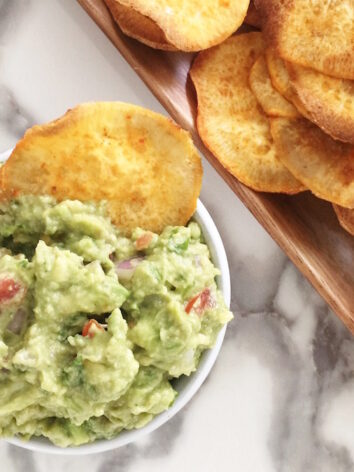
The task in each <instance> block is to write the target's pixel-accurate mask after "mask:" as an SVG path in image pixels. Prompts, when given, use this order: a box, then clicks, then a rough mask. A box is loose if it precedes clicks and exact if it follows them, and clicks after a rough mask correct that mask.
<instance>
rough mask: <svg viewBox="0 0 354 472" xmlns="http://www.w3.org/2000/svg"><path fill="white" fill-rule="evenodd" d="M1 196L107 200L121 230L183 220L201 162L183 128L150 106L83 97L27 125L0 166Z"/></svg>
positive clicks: (156, 229) (190, 210)
mask: <svg viewBox="0 0 354 472" xmlns="http://www.w3.org/2000/svg"><path fill="white" fill-rule="evenodd" d="M2 172H3V174H2V177H3V179H2V180H3V186H4V191H5V194H6V198H11V197H13V196H16V195H18V194H34V195H43V194H48V195H53V196H54V197H56V198H57V199H58V200H63V199H78V200H81V201H91V200H93V201H98V200H107V202H108V211H109V214H110V216H111V218H112V221H113V222H114V223H115V224H116V225H117V226H118V227H119V228H121V229H122V230H123V231H124V232H126V233H129V232H130V230H131V229H133V228H135V227H136V226H140V227H142V228H145V229H148V230H151V231H154V232H160V231H161V230H162V229H163V228H164V227H165V226H166V225H184V224H186V222H187V221H188V220H189V218H190V217H191V216H192V214H193V212H194V210H195V207H196V202H197V198H198V195H199V192H200V187H201V180H202V167H201V162H200V157H199V155H198V153H197V151H196V149H195V148H194V146H193V143H192V140H191V139H190V137H189V134H188V133H187V132H186V131H184V130H182V129H181V128H180V127H178V126H177V125H176V124H174V123H173V122H172V121H171V120H169V119H167V118H165V117H163V116H161V115H159V114H157V113H154V112H152V111H150V110H146V109H144V108H140V107H137V106H134V105H128V104H125V103H119V102H112V103H109V102H101V103H87V104H83V105H80V106H78V107H76V108H74V109H73V110H69V111H68V112H67V113H66V114H65V115H64V116H63V117H61V118H59V119H58V120H56V121H53V122H51V123H48V124H46V125H44V126H34V127H33V128H32V129H30V130H28V131H27V132H26V134H25V136H24V138H23V139H21V140H20V141H19V142H18V144H17V145H16V147H15V149H14V151H13V152H12V154H11V156H10V158H9V160H8V161H7V162H6V163H5V165H4V166H3V171H2Z"/></svg>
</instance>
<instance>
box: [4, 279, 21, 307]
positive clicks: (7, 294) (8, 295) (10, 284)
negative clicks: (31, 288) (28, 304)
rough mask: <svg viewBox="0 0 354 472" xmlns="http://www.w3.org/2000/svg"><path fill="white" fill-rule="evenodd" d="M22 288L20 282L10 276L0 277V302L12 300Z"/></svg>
mask: <svg viewBox="0 0 354 472" xmlns="http://www.w3.org/2000/svg"><path fill="white" fill-rule="evenodd" d="M22 288H23V286H22V285H21V284H19V283H18V282H16V281H15V280H14V279H11V278H10V277H4V278H0V303H4V302H8V301H10V300H12V299H13V298H14V297H15V296H16V295H17V294H18V293H19V291H20V290H21V289H22Z"/></svg>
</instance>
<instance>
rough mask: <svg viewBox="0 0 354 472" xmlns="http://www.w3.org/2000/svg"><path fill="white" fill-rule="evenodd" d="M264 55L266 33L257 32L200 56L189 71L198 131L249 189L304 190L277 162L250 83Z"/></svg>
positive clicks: (286, 191) (267, 126)
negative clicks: (193, 88) (257, 64)
mask: <svg viewBox="0 0 354 472" xmlns="http://www.w3.org/2000/svg"><path fill="white" fill-rule="evenodd" d="M263 52H264V42H263V39H262V33H259V32H255V33H247V34H242V35H237V36H233V37H231V38H229V39H228V40H227V41H225V42H224V43H222V44H220V45H219V46H216V47H214V48H212V49H209V50H208V51H203V52H201V53H199V55H198V56H197V58H196V60H195V61H194V63H193V65H192V68H191V71H190V74H191V78H192V80H193V82H194V85H195V88H196V91H197V97H198V116H197V127H198V131H199V134H200V137H201V139H202V140H203V142H204V143H205V145H206V146H207V147H208V148H209V149H210V151H211V152H212V153H213V154H214V155H215V157H216V158H217V159H218V160H219V161H220V162H221V163H222V165H223V166H224V167H225V168H226V169H227V170H229V172H231V174H233V175H234V176H235V177H237V178H238V179H239V180H240V181H241V182H242V183H244V184H245V185H248V186H249V187H251V188H253V189H255V190H260V191H266V192H284V193H290V194H292V193H297V192H299V191H301V190H303V186H302V185H301V184H300V183H299V182H298V181H297V180H296V179H295V178H294V177H293V176H292V175H291V173H290V172H289V171H288V170H287V169H286V167H285V166H284V165H283V164H282V163H281V162H280V161H279V160H278V158H277V156H276V152H275V146H274V144H273V141H272V137H271V134H270V129H269V122H268V118H267V117H266V115H265V114H263V112H262V111H261V110H260V107H259V105H258V102H257V100H256V98H255V96H254V95H253V93H252V91H251V89H250V87H249V83H248V77H249V73H250V70H251V67H252V65H253V63H254V61H255V60H256V59H257V57H258V56H260V55H261V54H263Z"/></svg>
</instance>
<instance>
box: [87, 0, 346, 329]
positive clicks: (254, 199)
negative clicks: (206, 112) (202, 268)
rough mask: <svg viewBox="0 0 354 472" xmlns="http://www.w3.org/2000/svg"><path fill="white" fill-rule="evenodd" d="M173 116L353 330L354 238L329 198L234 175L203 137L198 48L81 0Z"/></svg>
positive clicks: (100, 3) (97, 1)
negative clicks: (131, 34) (146, 38)
mask: <svg viewBox="0 0 354 472" xmlns="http://www.w3.org/2000/svg"><path fill="white" fill-rule="evenodd" d="M78 2H79V3H80V4H81V6H82V7H83V8H84V9H85V10H86V12H87V13H88V14H89V15H90V16H91V18H92V19H93V20H94V21H95V22H96V23H97V25H98V26H99V27H100V28H101V30H102V31H103V32H104V33H105V34H106V36H107V37H108V38H109V39H110V40H111V41H112V43H113V44H114V45H115V46H116V48H117V49H118V51H119V52H120V53H121V54H122V55H123V57H124V58H125V59H126V61H127V62H128V63H129V64H130V65H131V66H132V68H133V69H134V70H135V72H136V73H137V74H138V75H139V76H140V78H141V79H142V80H143V81H144V82H145V84H146V85H147V86H148V87H149V89H150V90H151V91H152V93H153V94H154V95H155V96H156V98H157V99H158V100H159V101H160V103H161V104H162V105H163V106H164V107H165V109H166V110H167V112H168V113H169V114H170V115H171V116H172V118H173V119H174V120H175V121H176V122H177V123H178V124H179V125H180V126H182V127H183V128H185V129H187V130H189V131H190V133H191V135H192V137H193V140H194V142H195V144H196V146H197V147H198V148H199V150H200V151H201V152H202V153H203V154H204V156H205V157H206V158H207V159H208V161H209V162H210V163H211V164H212V165H213V166H214V167H215V169H216V170H217V172H218V173H219V174H220V175H221V176H222V178H223V179H224V180H225V182H226V183H227V184H228V185H229V186H230V187H231V189H232V190H233V191H234V193H235V194H236V195H237V196H238V197H239V198H240V199H241V200H242V202H243V203H244V204H245V205H246V207H247V208H248V209H249V210H250V211H251V212H252V213H253V215H254V216H255V217H256V218H257V220H258V221H259V222H260V223H261V225H262V226H263V227H264V228H265V229H266V230H267V231H268V233H269V234H270V235H271V236H272V238H273V239H274V240H275V241H276V242H277V243H278V244H279V246H280V247H281V248H282V249H283V250H284V251H285V252H286V254H287V255H288V256H289V257H290V259H291V260H292V261H293V262H294V264H295V265H296V266H297V267H298V268H299V269H300V270H301V272H302V273H303V274H304V275H305V277H307V279H308V280H309V281H310V282H311V283H312V285H313V286H314V287H315V288H316V289H317V290H318V292H319V293H320V294H321V295H322V296H323V298H324V299H325V300H326V301H327V302H328V304H329V305H330V306H331V307H332V309H333V310H334V312H335V313H336V314H337V315H338V316H339V317H340V318H341V319H342V320H343V322H344V323H345V324H346V325H347V327H348V328H349V329H350V330H351V332H352V333H354V293H353V288H354V238H353V237H351V236H350V235H348V234H347V233H346V232H345V231H344V230H342V229H341V227H340V226H339V224H338V222H337V218H336V217H335V215H334V212H333V210H332V207H331V205H330V204H329V203H327V202H325V201H322V200H319V199H317V198H315V197H313V196H312V195H311V194H310V192H305V193H302V194H299V195H296V196H291V197H290V196H285V195H273V194H265V193H257V192H254V191H253V190H251V189H249V188H247V187H245V186H244V185H242V184H241V183H240V182H238V180H237V179H235V178H234V177H233V176H231V175H230V174H229V173H228V172H227V171H226V170H225V169H224V167H223V166H222V165H221V164H220V163H219V161H218V160H217V159H216V158H215V157H214V156H213V155H212V154H211V153H210V152H209V151H208V150H207V149H206V148H205V146H204V145H203V143H202V142H201V140H200V138H199V136H198V133H197V130H196V125H195V117H196V109H197V103H196V97H195V91H194V87H193V84H192V83H191V81H190V79H189V77H188V71H189V68H190V64H191V61H192V60H193V57H194V55H193V54H187V53H180V52H163V51H158V50H154V49H151V48H149V47H147V46H144V45H143V44H140V43H139V42H137V41H135V40H133V39H130V38H128V37H126V36H125V35H124V34H123V33H122V32H121V31H120V29H119V28H118V26H116V24H115V22H114V21H113V19H112V17H111V15H110V13H109V11H108V10H107V7H106V6H105V4H104V2H103V1H102V0H78Z"/></svg>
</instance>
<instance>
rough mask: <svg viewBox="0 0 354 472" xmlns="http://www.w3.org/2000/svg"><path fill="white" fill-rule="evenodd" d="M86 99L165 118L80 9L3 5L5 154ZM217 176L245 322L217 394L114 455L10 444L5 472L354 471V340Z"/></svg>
mask: <svg viewBox="0 0 354 472" xmlns="http://www.w3.org/2000/svg"><path fill="white" fill-rule="evenodd" d="M87 100H123V101H128V102H132V103H135V104H140V105H143V106H145V107H149V108H152V109H154V110H156V111H159V112H162V113H165V112H164V110H163V109H162V107H161V106H160V105H159V103H158V102H157V101H156V100H155V98H154V97H153V96H152V95H151V94H150V92H149V91H148V90H147V89H146V87H145V86H144V85H143V83H142V82H141V81H140V80H139V78H138V77H137V76H136V75H135V74H134V73H133V72H132V70H131V69H130V67H129V66H128V65H127V64H126V63H125V62H124V60H123V59H122V58H121V57H120V56H119V54H118V53H117V51H116V49H115V48H114V47H113V46H112V45H111V44H110V42H109V41H108V40H107V39H106V37H105V36H104V35H103V34H102V33H101V31H99V29H98V28H97V27H96V25H95V24H94V23H93V22H92V20H91V19H90V18H89V17H88V16H87V15H86V13H85V12H84V11H83V10H82V9H81V8H80V7H79V5H78V4H77V3H76V2H75V1H74V0H61V1H59V0H51V1H45V0H0V152H1V151H4V150H6V149H7V148H9V147H12V146H13V145H14V144H15V142H16V141H17V139H18V138H20V136H21V135H22V134H23V132H24V131H25V129H26V128H27V127H29V126H31V125H33V124H35V123H40V122H45V121H48V120H50V119H53V118H55V117H57V116H59V115H61V114H63V113H64V112H65V111H66V110H67V108H69V107H72V106H73V105H75V104H77V103H79V102H84V101H87ZM204 171H205V177H204V185H203V191H202V196H201V198H202V201H203V202H204V203H205V205H206V206H207V208H208V209H209V211H210V213H211V215H212V216H213V218H214V220H215V222H216V224H217V225H218V228H219V230H220V233H221V236H222V238H223V240H224V243H225V247H226V250H227V254H228V258H229V263H230V270H231V278H232V310H233V312H234V314H235V319H234V320H233V321H232V323H231V324H230V325H229V328H228V331H227V335H226V339H225V342H224V345H223V348H222V351H221V354H220V356H219V358H218V361H217V363H216V365H215V367H214V369H213V371H212V373H211V375H210V376H209V378H208V380H207V381H206V382H205V384H204V386H203V387H202V388H201V390H200V391H199V393H198V394H197V395H196V396H195V397H194V398H193V400H192V401H191V402H190V404H189V405H188V406H187V407H186V408H185V409H184V410H183V411H182V412H180V413H179V414H178V415H177V416H175V417H174V418H173V419H172V420H171V421H170V422H169V423H167V424H166V425H165V426H163V427H161V428H160V429H159V430H158V431H156V432H155V433H152V434H150V435H149V436H147V437H146V438H144V439H143V440H141V441H139V442H137V443H135V444H131V445H128V446H126V447H123V448H121V449H117V450H115V451H112V452H107V453H103V454H96V455H92V456H88V457H58V456H50V455H45V454H39V453H31V452H28V451H26V450H23V449H21V448H18V447H16V446H11V445H9V444H7V443H6V442H5V441H0V464H1V465H0V469H1V471H4V472H5V471H6V472H35V471H36V472H37V471H38V472H47V471H48V470H50V472H64V471H72V470H75V471H77V472H80V471H90V472H91V471H93V472H111V471H118V470H119V471H122V472H130V471H134V472H140V471H144V472H149V471H156V470H168V471H169V472H175V471H176V472H180V471H184V472H198V471H203V472H209V471H210V472H212V471H213V472H214V471H222V472H228V471H236V470H237V471H240V472H248V471H249V472H272V471H281V472H283V471H284V472H287V471H289V472H304V471H306V472H307V471H311V472H313V471H315V472H317V471H320V472H344V471H345V472H346V471H352V470H353V471H354V428H353V424H354V408H353V405H354V400H353V399H354V376H353V368H352V366H353V365H354V341H353V339H352V337H351V336H350V334H349V333H348V332H347V331H346V329H345V328H344V327H343V326H342V325H341V323H340V322H339V321H338V320H337V318H336V317H335V315H334V314H333V313H332V312H331V311H330V309H329V308H328V307H327V305H326V304H325V302H324V301H323V300H322V299H321V298H320V297H319V295H317V293H316V292H315V291H314V290H313V288H312V287H311V286H310V285H309V284H308V282H307V281H306V280H305V279H304V277H303V276H302V275H301V274H300V273H299V272H298V271H297V270H296V268H295V267H294V265H293V264H292V263H291V262H290V261H289V260H288V258H287V257H286V256H285V255H284V254H283V253H282V251H281V250H280V249H279V248H278V247H277V245H276V244H275V243H274V242H273V241H272V240H271V238H270V237H269V236H268V234H267V233H266V232H265V231H264V230H263V229H262V227H261V226H260V225H259V224H258V223H257V222H256V220H255V219H254V218H253V216H252V215H251V214H250V213H249V212H248V211H247V210H246V208H245V207H244V206H243V205H242V203H241V202H239V201H238V200H237V198H236V197H235V195H234V194H233V193H232V192H231V191H230V190H229V189H228V187H227V186H226V184H224V182H223V181H222V180H221V178H220V177H219V176H218V175H217V174H216V172H215V171H214V170H213V169H212V168H211V167H210V165H209V164H208V163H207V162H206V161H205V160H204Z"/></svg>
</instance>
